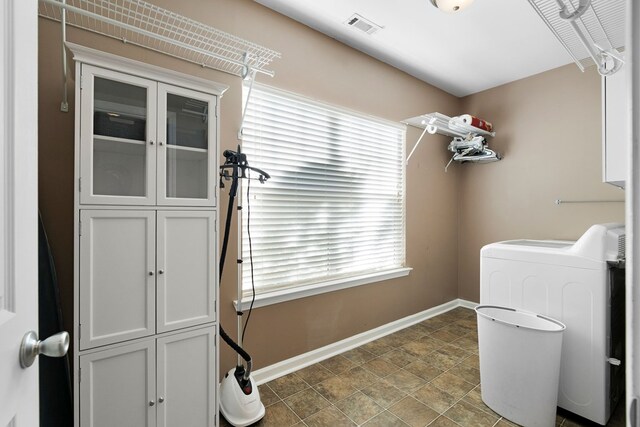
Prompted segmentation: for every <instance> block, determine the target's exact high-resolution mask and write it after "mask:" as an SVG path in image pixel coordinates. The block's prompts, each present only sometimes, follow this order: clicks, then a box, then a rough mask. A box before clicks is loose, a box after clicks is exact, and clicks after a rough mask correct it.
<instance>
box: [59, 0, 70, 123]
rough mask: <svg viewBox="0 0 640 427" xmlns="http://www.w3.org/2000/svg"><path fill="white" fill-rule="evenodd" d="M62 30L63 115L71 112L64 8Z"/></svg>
mask: <svg viewBox="0 0 640 427" xmlns="http://www.w3.org/2000/svg"><path fill="white" fill-rule="evenodd" d="M62 4H63V5H66V4H67V0H62ZM60 13H61V15H62V16H61V19H60V23H61V28H62V102H60V111H62V112H63V113H68V112H69V90H68V88H67V83H68V81H69V78H68V74H69V70H68V66H67V47H66V46H67V10H66V9H64V8H62V10H61V12H60Z"/></svg>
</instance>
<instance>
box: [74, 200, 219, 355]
mask: <svg viewBox="0 0 640 427" xmlns="http://www.w3.org/2000/svg"><path fill="white" fill-rule="evenodd" d="M80 228H81V229H80V259H81V262H80V349H81V350H84V349H88V348H93V347H98V346H102V345H107V344H112V343H115V342H120V341H125V340H131V339H135V338H139V337H143V336H148V335H153V334H155V333H161V332H167V331H170V330H175V329H181V328H185V327H188V326H194V325H199V324H202V323H208V322H213V321H215V307H216V305H215V303H216V292H215V279H214V275H215V268H216V266H215V259H216V240H215V229H216V226H215V213H214V212H213V211H160V210H159V211H155V210H144V211H141V210H111V209H89V210H84V209H83V210H81V211H80Z"/></svg>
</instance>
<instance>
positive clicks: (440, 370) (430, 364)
mask: <svg viewBox="0 0 640 427" xmlns="http://www.w3.org/2000/svg"><path fill="white" fill-rule="evenodd" d="M260 396H261V398H262V402H263V403H264V405H265V407H266V415H265V417H264V418H263V419H262V420H261V421H260V422H258V423H257V424H255V425H256V426H260V427H267V426H268V427H271V426H273V427H287V426H308V427H316V426H318V427H319V426H327V427H340V426H367V427H395V426H398V427H406V426H411V427H418V426H433V427H449V426H451V427H460V426H462V427H482V426H487V427H492V426H498V427H503V426H514V425H515V424H513V423H511V422H509V421H508V420H506V419H504V418H502V417H500V415H498V414H496V413H495V412H493V411H492V410H491V409H489V407H487V406H486V405H485V404H484V403H483V402H482V399H481V397H480V371H479V360H478V334H477V329H476V319H475V312H474V311H473V310H469V309H465V308H461V307H459V308H456V309H453V310H451V311H448V312H446V313H444V314H441V315H439V316H436V317H433V318H431V319H428V320H425V321H424V322H421V323H418V324H416V325H413V326H411V327H408V328H406V329H403V330H401V331H398V332H395V333H393V334H390V335H387V336H385V337H383V338H380V339H378V340H376V341H372V342H370V343H367V344H365V345H363V346H361V347H358V348H355V349H353V350H350V351H347V352H345V353H343V354H341V355H338V356H335V357H332V358H330V359H327V360H324V361H322V362H320V363H317V364H315V365H312V366H309V367H307V368H304V369H301V370H299V371H297V372H294V373H292V374H289V375H286V376H284V377H281V378H278V379H276V380H273V381H271V382H269V383H267V384H264V385H262V386H260ZM221 425H222V426H229V424H228V423H227V422H226V421H225V420H224V419H223V418H222V416H221ZM590 425H593V426H595V425H596V424H593V423H589V422H588V421H586V420H583V419H579V418H577V417H576V416H575V415H573V414H570V413H567V412H564V411H562V410H560V411H559V412H558V415H557V417H556V426H563V427H574V426H590ZM624 425H625V421H624V405H618V410H617V411H616V412H615V413H614V415H613V416H612V418H611V420H610V421H609V424H608V426H616V427H617V426H624Z"/></svg>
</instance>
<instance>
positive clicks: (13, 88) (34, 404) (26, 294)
mask: <svg viewBox="0 0 640 427" xmlns="http://www.w3.org/2000/svg"><path fill="white" fill-rule="evenodd" d="M37 18H38V15H37V2H36V1H35V0H5V1H2V2H0V58H1V59H0V82H1V83H0V200H2V202H0V426H7V425H9V426H12V427H32V426H37V425H38V366H37V363H36V364H34V365H32V366H31V367H29V368H27V369H22V368H21V367H20V363H19V360H18V354H19V349H20V342H21V340H22V337H23V336H24V334H25V333H26V332H28V331H31V330H34V331H37V330H38V252H37V245H38V240H37V239H38V236H37V232H38V223H37V213H38V205H37V197H38V186H37V171H38V157H37V141H38V140H37V138H38V134H37V124H38V108H37V100H38V92H37V87H38V85H37V74H38V73H37V70H38V68H37V59H38V50H37V49H38V41H37V30H38V22H37Z"/></svg>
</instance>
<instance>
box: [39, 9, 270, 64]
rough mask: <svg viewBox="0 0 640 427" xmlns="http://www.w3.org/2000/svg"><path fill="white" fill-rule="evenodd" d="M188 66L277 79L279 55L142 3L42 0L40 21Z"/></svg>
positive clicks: (165, 10) (168, 11)
mask: <svg viewBox="0 0 640 427" xmlns="http://www.w3.org/2000/svg"><path fill="white" fill-rule="evenodd" d="M63 9H64V10H66V23H67V24H68V25H71V26H74V27H77V28H82V29H85V30H88V31H92V32H94V33H98V34H102V35H105V36H107V37H112V38H115V39H118V40H122V41H123V42H125V43H131V44H135V45H138V46H141V47H144V48H147V49H150V50H153V51H156V52H160V53H163V54H166V55H169V56H173V57H176V58H180V59H183V60H185V61H189V62H193V63H196V64H199V65H201V66H203V67H208V68H212V69H216V70H220V71H223V72H226V73H229V74H233V75H236V76H243V77H244V76H245V75H246V73H247V72H248V70H252V71H255V72H260V73H263V74H267V75H269V76H273V75H274V72H273V71H270V70H268V69H267V67H268V66H269V64H270V63H271V62H272V61H273V60H274V59H278V58H280V57H281V55H280V53H279V52H276V51H274V50H271V49H268V48H266V47H263V46H260V45H258V44H255V43H252V42H249V41H247V40H244V39H242V38H240V37H236V36H234V35H232V34H229V33H225V32H223V31H220V30H218V29H216V28H213V27H211V26H209V25H205V24H203V23H201V22H197V21H194V20H192V19H189V18H186V17H184V16H182V15H179V14H177V13H174V12H171V11H170V10H167V9H163V8H161V7H158V6H155V5H152V4H150V3H147V2H145V1H143V0H66V1H65V0H40V2H39V10H38V13H39V15H40V16H42V17H45V18H48V19H52V20H54V21H62V10H63Z"/></svg>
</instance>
